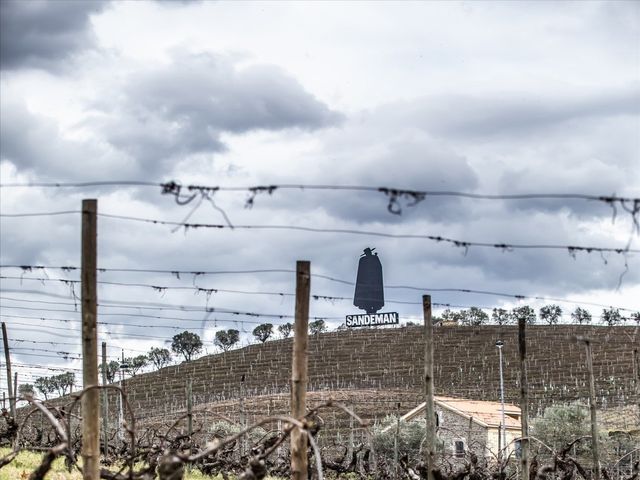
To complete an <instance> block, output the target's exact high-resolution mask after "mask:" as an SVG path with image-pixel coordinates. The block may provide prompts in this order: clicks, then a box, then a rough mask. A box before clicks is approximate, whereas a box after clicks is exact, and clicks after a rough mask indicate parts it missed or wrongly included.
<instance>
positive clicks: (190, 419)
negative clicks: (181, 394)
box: [187, 377, 193, 443]
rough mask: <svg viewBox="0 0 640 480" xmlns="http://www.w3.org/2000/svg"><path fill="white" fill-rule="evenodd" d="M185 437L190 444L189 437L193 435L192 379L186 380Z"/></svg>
mask: <svg viewBox="0 0 640 480" xmlns="http://www.w3.org/2000/svg"><path fill="white" fill-rule="evenodd" d="M187 435H189V443H191V435H193V379H192V378H191V377H189V379H188V380H187Z"/></svg>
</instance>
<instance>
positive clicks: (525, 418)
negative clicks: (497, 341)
mask: <svg viewBox="0 0 640 480" xmlns="http://www.w3.org/2000/svg"><path fill="white" fill-rule="evenodd" d="M525 333H526V322H525V318H524V317H520V318H519V319H518V352H519V357H520V425H521V430H522V432H521V438H520V470H521V475H522V480H529V468H530V467H529V384H528V381H527V364H526V361H527V342H526V337H525Z"/></svg>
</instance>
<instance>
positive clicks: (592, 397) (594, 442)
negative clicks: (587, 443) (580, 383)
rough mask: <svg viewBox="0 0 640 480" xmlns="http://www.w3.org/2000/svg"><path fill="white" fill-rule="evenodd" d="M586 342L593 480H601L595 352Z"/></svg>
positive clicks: (583, 339)
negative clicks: (594, 365) (594, 374)
mask: <svg viewBox="0 0 640 480" xmlns="http://www.w3.org/2000/svg"><path fill="white" fill-rule="evenodd" d="M581 340H582V341H583V342H584V346H585V351H586V357H587V358H586V360H587V362H586V363H587V371H588V372H589V412H590V413H591V453H592V454H593V477H592V478H593V480H600V452H599V447H598V420H597V416H596V385H595V378H594V376H593V352H592V349H591V339H589V338H581Z"/></svg>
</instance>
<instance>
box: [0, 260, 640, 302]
mask: <svg viewBox="0 0 640 480" xmlns="http://www.w3.org/2000/svg"><path fill="white" fill-rule="evenodd" d="M2 268H13V269H20V270H21V271H22V272H24V273H26V272H32V271H33V270H39V271H43V272H45V273H46V270H47V269H50V270H61V271H63V272H72V271H79V270H80V267H78V266H72V265H62V266H51V265H24V264H23V265H20V264H0V269H2ZM97 270H98V272H101V273H107V272H114V273H163V274H169V275H172V276H174V277H176V278H177V279H181V277H182V276H187V275H189V276H192V277H193V280H194V281H195V279H196V278H197V277H200V276H207V275H225V274H259V273H287V274H291V273H296V271H295V270H293V269H262V270H260V269H258V270H180V269H173V270H171V269H146V268H98V269H97ZM311 278H320V279H324V280H328V281H331V282H335V283H340V284H343V285H349V286H355V282H352V281H350V280H345V279H341V278H337V277H332V276H329V275H323V274H317V273H312V274H311ZM384 288H385V289H394V290H411V291H417V292H422V293H425V292H449V293H468V294H477V295H487V296H496V297H505V298H513V299H515V300H538V301H545V302H560V303H570V304H574V305H585V306H587V305H588V306H592V307H600V308H618V309H619V310H624V311H635V310H639V309H640V308H630V307H621V306H613V305H610V304H603V303H597V302H589V301H583V300H580V301H577V300H570V299H566V298H560V297H549V296H543V295H527V294H521V293H510V292H499V291H492V290H481V289H473V288H454V287H429V286H415V285H393V284H392V285H385V286H384ZM0 291H7V290H6V289H4V290H3V289H0ZM65 298H66V297H65Z"/></svg>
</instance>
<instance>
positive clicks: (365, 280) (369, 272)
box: [353, 248, 384, 313]
mask: <svg viewBox="0 0 640 480" xmlns="http://www.w3.org/2000/svg"><path fill="white" fill-rule="evenodd" d="M374 250H375V248H365V249H364V253H363V254H362V255H361V256H360V262H359V263H358V276H357V278H356V291H355V294H354V295H353V304H354V305H355V306H356V307H358V308H361V309H362V310H364V311H366V312H367V313H376V312H377V311H378V310H380V309H381V308H382V307H383V306H384V289H383V287H382V264H381V263H380V259H379V258H378V254H377V253H373V251H374Z"/></svg>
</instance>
